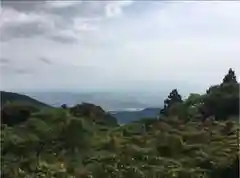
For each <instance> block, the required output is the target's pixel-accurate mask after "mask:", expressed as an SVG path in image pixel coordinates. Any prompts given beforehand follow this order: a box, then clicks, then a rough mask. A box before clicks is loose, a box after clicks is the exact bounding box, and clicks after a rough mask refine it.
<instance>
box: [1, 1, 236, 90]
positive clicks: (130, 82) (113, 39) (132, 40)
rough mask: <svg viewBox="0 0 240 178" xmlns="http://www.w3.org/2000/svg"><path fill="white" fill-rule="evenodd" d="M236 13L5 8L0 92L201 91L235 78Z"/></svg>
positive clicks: (180, 5) (101, 6) (188, 5)
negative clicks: (230, 72) (229, 75)
mask: <svg viewBox="0 0 240 178" xmlns="http://www.w3.org/2000/svg"><path fill="white" fill-rule="evenodd" d="M239 9H240V2H237V1H220V2H218V1H198V2H197V1H186V2H183V1H181V2H180V1H75V2H74V1H26V2H23V1H6V0H5V1H2V6H1V19H0V42H1V44H0V50H1V51H0V74H1V85H0V86H1V90H6V91H11V90H26V91H78V90H79V91H80V90H83V91H84V90H86V91H105V90H109V91H114V90H126V91H127V90H148V91H151V90H156V91H157V90H159V91H160V90H161V89H162V88H166V87H167V86H168V87H170V88H171V87H176V88H177V87H178V88H182V89H183V88H185V89H186V88H187V89H189V90H190V88H191V90H195V91H200V90H203V89H206V88H207V87H209V86H210V85H213V84H218V83H220V82H221V80H222V78H223V76H224V75H225V74H226V73H227V71H228V69H229V68H230V67H231V68H233V69H234V70H235V72H236V75H237V77H238V76H239V71H240V11H239ZM238 78H239V77H238Z"/></svg>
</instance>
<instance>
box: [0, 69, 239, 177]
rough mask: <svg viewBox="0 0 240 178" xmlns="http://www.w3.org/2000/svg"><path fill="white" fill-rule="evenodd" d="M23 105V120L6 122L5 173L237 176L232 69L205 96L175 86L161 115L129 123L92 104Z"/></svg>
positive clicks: (236, 85)
mask: <svg viewBox="0 0 240 178" xmlns="http://www.w3.org/2000/svg"><path fill="white" fill-rule="evenodd" d="M161 104H162V103H159V105H161ZM8 107H9V108H11V107H15V106H14V105H13V106H11V103H8ZM18 107H20V108H21V105H18ZM20 110H21V109H20ZM21 111H22V110H21ZM24 111H25V113H26V112H27V113H28V114H27V117H26V118H25V119H23V120H21V121H19V122H10V123H8V122H4V123H3V122H2V125H1V147H2V149H1V155H2V157H1V158H2V160H1V167H2V169H1V177H3V178H32V177H34V178H40V177H42V178H43V177H44V178H46V177H48V178H74V177H75V178H200V177H201V178H237V177H239V172H238V168H239V150H238V146H239V83H238V82H237V79H236V76H235V73H234V71H233V70H232V69H230V70H229V71H228V73H227V75H226V76H224V78H223V81H222V82H221V83H220V84H218V85H213V86H211V87H210V88H208V89H206V93H205V94H203V95H199V94H196V93H192V94H190V95H189V97H188V98H187V99H186V100H183V99H182V97H181V94H180V93H179V92H178V90H177V89H173V90H172V91H171V92H170V94H169V95H168V96H167V98H166V100H165V101H164V108H163V109H162V110H161V111H160V113H159V114H160V118H144V119H141V120H138V121H135V122H132V123H130V124H126V125H123V126H119V125H118V124H117V122H116V119H115V118H114V117H113V116H110V115H109V114H108V113H107V112H105V111H104V110H103V109H102V108H101V107H98V106H95V105H93V104H88V103H83V104H79V105H76V106H74V107H70V108H68V107H67V106H66V105H62V108H47V109H37V110H31V109H28V108H24ZM9 112H10V114H11V110H10V111H9ZM1 116H2V115H1ZM13 118H15V116H13ZM15 121H16V118H15Z"/></svg>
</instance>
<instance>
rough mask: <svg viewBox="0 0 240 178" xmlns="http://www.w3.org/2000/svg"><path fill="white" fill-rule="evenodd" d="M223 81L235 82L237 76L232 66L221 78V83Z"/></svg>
mask: <svg viewBox="0 0 240 178" xmlns="http://www.w3.org/2000/svg"><path fill="white" fill-rule="evenodd" d="M225 83H237V78H236V75H235V72H234V71H233V70H232V68H230V69H229V70H228V74H227V75H225V77H224V78H223V84H225Z"/></svg>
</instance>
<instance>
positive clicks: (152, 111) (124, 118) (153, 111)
mask: <svg viewBox="0 0 240 178" xmlns="http://www.w3.org/2000/svg"><path fill="white" fill-rule="evenodd" d="M109 113H110V114H111V115H112V116H114V117H115V118H117V120H118V123H119V124H126V123H130V122H132V121H136V120H139V119H142V118H156V117H157V116H158V115H159V113H160V108H145V109H142V110H135V111H109Z"/></svg>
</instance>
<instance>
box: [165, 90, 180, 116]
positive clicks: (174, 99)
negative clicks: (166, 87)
mask: <svg viewBox="0 0 240 178" xmlns="http://www.w3.org/2000/svg"><path fill="white" fill-rule="evenodd" d="M182 102H183V100H182V97H181V95H179V93H178V91H177V89H174V90H172V91H171V92H170V94H169V95H168V98H167V99H165V100H164V108H163V109H162V110H161V111H160V114H162V115H167V114H168V113H167V111H168V110H169V108H170V107H171V106H173V105H174V104H176V103H182Z"/></svg>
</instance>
